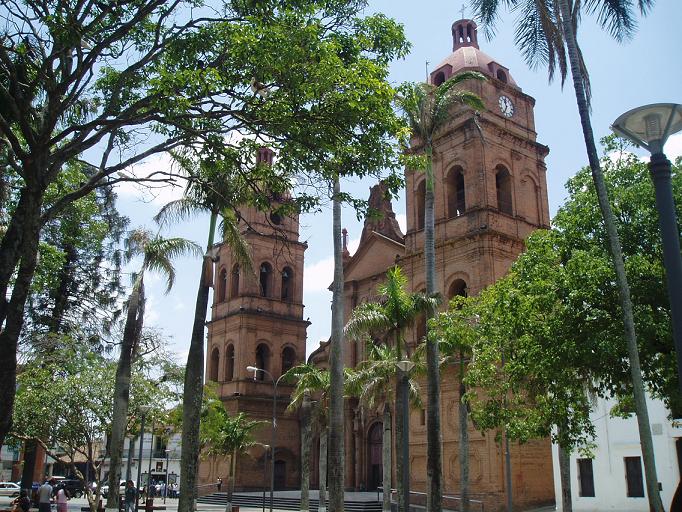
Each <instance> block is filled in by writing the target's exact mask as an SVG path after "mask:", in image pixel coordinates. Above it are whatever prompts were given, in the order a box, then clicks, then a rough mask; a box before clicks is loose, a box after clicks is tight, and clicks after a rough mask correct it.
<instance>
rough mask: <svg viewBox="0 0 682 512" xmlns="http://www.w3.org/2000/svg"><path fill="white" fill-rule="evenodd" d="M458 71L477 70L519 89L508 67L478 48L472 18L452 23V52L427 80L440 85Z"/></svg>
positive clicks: (476, 33) (476, 29)
mask: <svg viewBox="0 0 682 512" xmlns="http://www.w3.org/2000/svg"><path fill="white" fill-rule="evenodd" d="M460 71H479V72H481V73H483V74H484V75H486V76H488V77H491V78H494V79H497V80H499V81H500V82H502V83H504V84H508V85H511V86H512V87H515V88H517V89H520V87H519V86H518V85H516V82H515V81H514V79H513V78H512V76H511V75H510V74H509V69H508V68H506V67H505V66H503V65H501V64H500V63H498V62H495V61H494V60H493V58H492V57H490V56H489V55H487V54H485V53H483V52H482V51H481V50H480V49H479V47H478V28H477V25H476V22H475V21H474V20H469V19H461V20H459V21H455V22H454V23H453V24H452V53H451V54H450V55H449V56H448V57H447V58H446V59H445V60H443V62H441V63H440V64H438V66H436V68H435V69H434V71H433V72H432V73H431V75H430V77H429V81H430V82H431V83H432V84H433V85H440V84H442V83H443V82H445V81H446V80H447V79H448V78H450V77H451V76H453V75H456V74H457V73H459V72H460Z"/></svg>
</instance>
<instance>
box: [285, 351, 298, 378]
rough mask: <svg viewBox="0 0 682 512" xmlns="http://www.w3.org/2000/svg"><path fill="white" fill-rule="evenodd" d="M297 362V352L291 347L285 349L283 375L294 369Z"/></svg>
mask: <svg viewBox="0 0 682 512" xmlns="http://www.w3.org/2000/svg"><path fill="white" fill-rule="evenodd" d="M295 362H296V352H294V349H293V348H291V347H284V350H282V374H285V373H286V372H288V371H289V370H291V369H292V368H293V367H294V363H295Z"/></svg>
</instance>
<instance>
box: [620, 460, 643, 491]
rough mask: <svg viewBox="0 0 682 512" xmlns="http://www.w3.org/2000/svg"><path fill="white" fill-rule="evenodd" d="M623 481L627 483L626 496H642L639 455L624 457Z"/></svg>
mask: <svg viewBox="0 0 682 512" xmlns="http://www.w3.org/2000/svg"><path fill="white" fill-rule="evenodd" d="M625 481H626V483H627V491H628V498H643V497H644V480H643V479H642V459H641V457H625Z"/></svg>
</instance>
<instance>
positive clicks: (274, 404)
mask: <svg viewBox="0 0 682 512" xmlns="http://www.w3.org/2000/svg"><path fill="white" fill-rule="evenodd" d="M246 371H247V372H253V378H254V379H255V378H256V375H257V374H258V372H263V374H264V375H267V376H268V377H270V379H271V380H272V440H271V442H270V512H272V507H273V502H274V499H275V498H274V496H275V446H276V444H277V385H278V384H279V381H280V380H281V379H282V377H284V375H280V376H279V378H278V379H275V377H274V376H273V375H272V373H270V372H269V371H267V370H264V369H263V368H256V367H255V366H247V367H246Z"/></svg>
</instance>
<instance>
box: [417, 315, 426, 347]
mask: <svg viewBox="0 0 682 512" xmlns="http://www.w3.org/2000/svg"><path fill="white" fill-rule="evenodd" d="M416 322H417V339H416V340H415V341H416V342H417V344H419V343H421V342H422V341H424V338H425V337H426V315H424V314H421V315H419V316H418V317H417V320H416Z"/></svg>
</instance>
